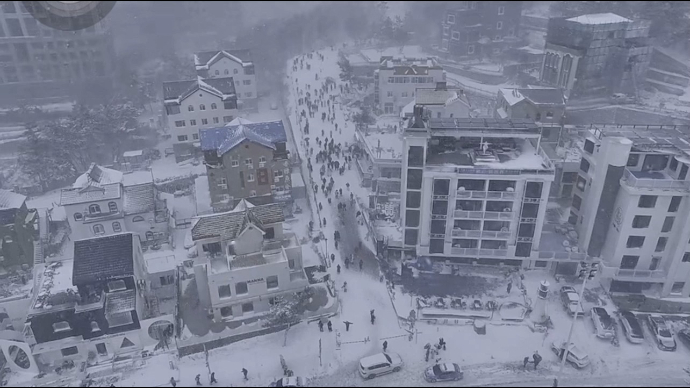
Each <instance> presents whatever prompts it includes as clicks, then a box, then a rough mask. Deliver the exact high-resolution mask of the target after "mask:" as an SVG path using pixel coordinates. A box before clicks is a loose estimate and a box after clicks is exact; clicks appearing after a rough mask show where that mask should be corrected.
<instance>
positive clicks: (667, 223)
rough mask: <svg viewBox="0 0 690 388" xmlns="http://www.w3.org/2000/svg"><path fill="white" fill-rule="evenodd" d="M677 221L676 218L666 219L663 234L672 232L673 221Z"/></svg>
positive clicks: (662, 228)
mask: <svg viewBox="0 0 690 388" xmlns="http://www.w3.org/2000/svg"><path fill="white" fill-rule="evenodd" d="M675 220H676V217H666V218H665V219H664V225H663V226H662V227H661V232H670V231H671V229H673V221H675Z"/></svg>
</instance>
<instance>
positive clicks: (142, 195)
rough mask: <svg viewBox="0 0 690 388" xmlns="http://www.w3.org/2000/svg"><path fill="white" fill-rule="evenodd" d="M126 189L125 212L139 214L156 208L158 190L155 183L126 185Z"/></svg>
mask: <svg viewBox="0 0 690 388" xmlns="http://www.w3.org/2000/svg"><path fill="white" fill-rule="evenodd" d="M124 191H125V193H124V211H125V214H138V213H145V212H150V211H153V210H155V207H156V192H155V189H154V186H153V183H144V184H141V185H136V186H126V187H125V189H124Z"/></svg>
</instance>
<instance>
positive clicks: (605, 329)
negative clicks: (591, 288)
mask: <svg viewBox="0 0 690 388" xmlns="http://www.w3.org/2000/svg"><path fill="white" fill-rule="evenodd" d="M591 317H592V323H594V330H596V334H597V337H599V338H603V339H611V338H613V337H614V336H615V335H616V332H615V329H614V325H615V324H616V321H614V320H613V318H611V316H610V315H609V313H608V312H607V311H606V309H605V308H603V307H592V310H591Z"/></svg>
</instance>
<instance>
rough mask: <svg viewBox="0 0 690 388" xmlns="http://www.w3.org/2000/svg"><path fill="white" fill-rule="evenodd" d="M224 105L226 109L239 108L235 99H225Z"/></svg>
mask: <svg viewBox="0 0 690 388" xmlns="http://www.w3.org/2000/svg"><path fill="white" fill-rule="evenodd" d="M223 107H224V108H225V109H237V104H236V103H235V102H233V101H225V102H224V103H223Z"/></svg>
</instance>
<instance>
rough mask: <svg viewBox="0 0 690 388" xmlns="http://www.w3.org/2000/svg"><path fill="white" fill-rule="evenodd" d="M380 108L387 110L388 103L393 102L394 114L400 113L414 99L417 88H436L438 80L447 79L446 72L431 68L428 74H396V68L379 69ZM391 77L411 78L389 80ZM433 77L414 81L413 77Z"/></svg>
mask: <svg viewBox="0 0 690 388" xmlns="http://www.w3.org/2000/svg"><path fill="white" fill-rule="evenodd" d="M378 72H379V75H378V77H379V78H378V83H379V109H381V111H385V108H386V104H387V103H388V104H390V103H392V104H393V112H391V113H393V114H400V111H401V110H402V108H404V107H405V105H407V104H409V103H410V102H412V100H414V93H415V89H417V88H435V87H436V83H437V82H445V81H446V72H445V71H444V70H443V69H429V72H428V74H427V75H422V74H419V75H417V74H411V75H394V73H395V69H394V68H391V69H379V70H378ZM390 77H403V78H406V79H408V80H409V82H407V83H395V82H389V78H390ZM413 77H414V78H418V77H431V78H432V79H433V80H432V81H431V82H425V83H413V82H412V78H413Z"/></svg>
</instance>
